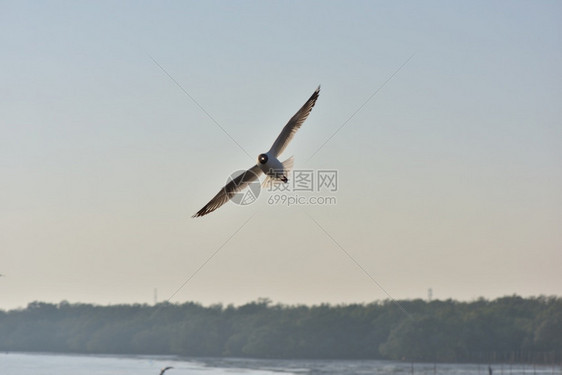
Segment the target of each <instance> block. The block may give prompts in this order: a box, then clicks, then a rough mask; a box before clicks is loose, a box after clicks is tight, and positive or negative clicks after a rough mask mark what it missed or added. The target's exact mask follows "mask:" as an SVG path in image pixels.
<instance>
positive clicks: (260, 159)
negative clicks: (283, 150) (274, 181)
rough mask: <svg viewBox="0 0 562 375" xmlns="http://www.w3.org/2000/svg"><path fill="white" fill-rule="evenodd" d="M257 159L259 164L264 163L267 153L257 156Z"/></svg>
mask: <svg viewBox="0 0 562 375" xmlns="http://www.w3.org/2000/svg"><path fill="white" fill-rule="evenodd" d="M258 160H259V162H260V164H265V163H267V155H266V154H261V155H260V156H258Z"/></svg>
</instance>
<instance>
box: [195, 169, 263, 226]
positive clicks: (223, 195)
mask: <svg viewBox="0 0 562 375" xmlns="http://www.w3.org/2000/svg"><path fill="white" fill-rule="evenodd" d="M261 173H262V171H261V169H260V167H259V166H258V165H257V164H256V165H254V166H253V167H252V168H250V169H248V170H247V171H245V172H244V173H242V174H240V175H239V176H237V177H236V178H234V179H232V180H230V182H229V183H228V184H226V186H225V187H223V188H222V189H221V190H220V191H219V192H218V193H217V195H215V197H214V198H213V199H211V201H210V202H209V203H207V204H206V205H205V207H203V208H202V209H200V210H199V211H197V213H196V214H195V215H193V216H192V217H199V216H203V215H207V214H208V213H210V212H213V211H214V210H216V209H217V208H219V207H220V206H222V205H223V204H225V203H226V202H228V200H229V199H230V198H232V196H233V195H234V194H236V193H238V192H239V191H241V190H242V189H244V188H245V187H246V186H248V185H249V184H250V182H252V181H254V180H256V179H257V178H258V177H259V176H260V174H261Z"/></svg>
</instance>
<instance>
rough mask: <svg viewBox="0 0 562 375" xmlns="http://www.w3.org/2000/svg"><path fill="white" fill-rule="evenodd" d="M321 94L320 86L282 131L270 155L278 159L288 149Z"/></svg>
mask: <svg viewBox="0 0 562 375" xmlns="http://www.w3.org/2000/svg"><path fill="white" fill-rule="evenodd" d="M319 94H320V86H318V88H317V89H316V91H314V93H313V94H312V96H311V97H310V99H308V100H307V101H306V103H304V105H303V106H302V107H301V109H299V111H298V112H297V113H295V115H294V116H293V117H292V118H291V119H290V120H289V122H288V123H287V125H285V127H284V128H283V130H282V131H281V134H279V136H278V137H277V139H276V140H275V142H273V146H271V149H270V150H269V154H270V155H273V156H275V157H278V156H279V155H280V154H281V153H282V152H283V150H285V148H286V147H287V145H288V144H289V142H291V139H293V137H294V135H295V133H296V132H297V130H299V129H300V127H301V125H302V124H303V122H304V121H305V120H306V118H307V117H308V115H309V114H310V111H312V107H314V104H315V103H316V99H318V95H319Z"/></svg>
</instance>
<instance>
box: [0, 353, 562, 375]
mask: <svg viewBox="0 0 562 375" xmlns="http://www.w3.org/2000/svg"><path fill="white" fill-rule="evenodd" d="M166 366H173V367H174V368H173V369H171V370H168V371H167V372H166V375H187V374H189V375H203V374H204V375H237V374H244V375H274V374H277V375H280V374H285V375H291V374H295V375H366V374H375V375H377V374H381V375H382V374H396V375H399V374H404V375H406V374H412V373H413V374H428V375H430V374H444V375H445V374H447V375H480V374H482V375H488V366H487V365H484V364H481V365H478V364H463V365H457V364H437V365H434V364H420V363H415V364H413V367H412V364H411V363H402V362H390V361H331V360H322V361H308V360H302V361H301V360H296V361H291V360H248V359H206V358H204V359H184V358H178V357H167V356H159V357H153V356H151V357H148V356H136V357H135V356H92V355H57V354H27V353H2V354H0V375H51V374H56V375H114V374H119V375H121V374H123V375H128V374H135V375H159V374H160V369H162V368H164V367H166ZM492 368H493V374H494V375H499V374H505V375H530V374H538V375H547V374H556V375H562V369H561V368H560V367H559V366H556V367H553V366H536V367H533V366H531V365H526V366H523V365H513V366H510V365H509V364H504V365H501V364H496V365H493V366H492Z"/></svg>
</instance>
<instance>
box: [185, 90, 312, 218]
mask: <svg viewBox="0 0 562 375" xmlns="http://www.w3.org/2000/svg"><path fill="white" fill-rule="evenodd" d="M319 94H320V86H318V88H317V89H316V91H314V93H313V94H312V96H311V97H310V98H309V99H308V100H307V101H306V103H304V105H303V106H302V107H301V109H299V110H298V112H297V113H295V115H294V116H293V117H291V119H290V120H289V122H288V123H287V125H285V127H284V128H283V130H282V131H281V133H280V134H279V136H278V137H277V139H276V140H275V142H273V145H272V146H271V148H270V149H269V151H267V152H266V153H263V154H259V156H258V162H257V164H256V165H254V166H253V167H252V168H250V169H248V170H247V171H244V172H243V173H242V174H240V175H238V176H237V177H235V178H234V179H232V180H231V181H230V182H229V183H227V184H226V185H225V186H224V187H223V188H222V189H221V190H220V191H219V192H218V193H217V195H215V197H214V198H213V199H211V201H210V202H209V203H207V204H206V205H205V206H204V207H203V208H202V209H200V210H199V211H197V213H195V215H193V216H192V217H200V216H204V215H207V214H208V213H211V212H213V211H214V210H216V209H217V208H219V207H220V206H222V205H223V204H225V203H226V202H228V201H229V200H230V199H231V198H232V197H233V196H234V195H235V194H236V193H238V192H239V191H241V190H243V189H244V188H245V187H247V186H248V185H249V184H250V183H251V182H252V181H255V180H257V179H258V178H259V176H260V175H261V174H262V173H264V174H265V175H266V176H267V177H266V181H265V183H267V182H268V181H274V182H279V181H280V182H284V183H287V181H288V180H289V179H288V177H287V176H288V174H289V172H290V170H291V168H292V167H293V157H290V158H289V159H287V160H285V161H284V162H280V161H279V159H278V157H279V155H280V154H281V153H282V152H283V151H284V150H285V148H287V145H288V144H289V142H291V140H292V139H293V137H294V136H295V133H296V132H297V130H299V129H300V127H301V125H302V124H303V123H304V121H305V120H306V118H307V117H308V115H309V114H310V111H312V107H314V104H315V103H316V100H317V99H318V95H319Z"/></svg>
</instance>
